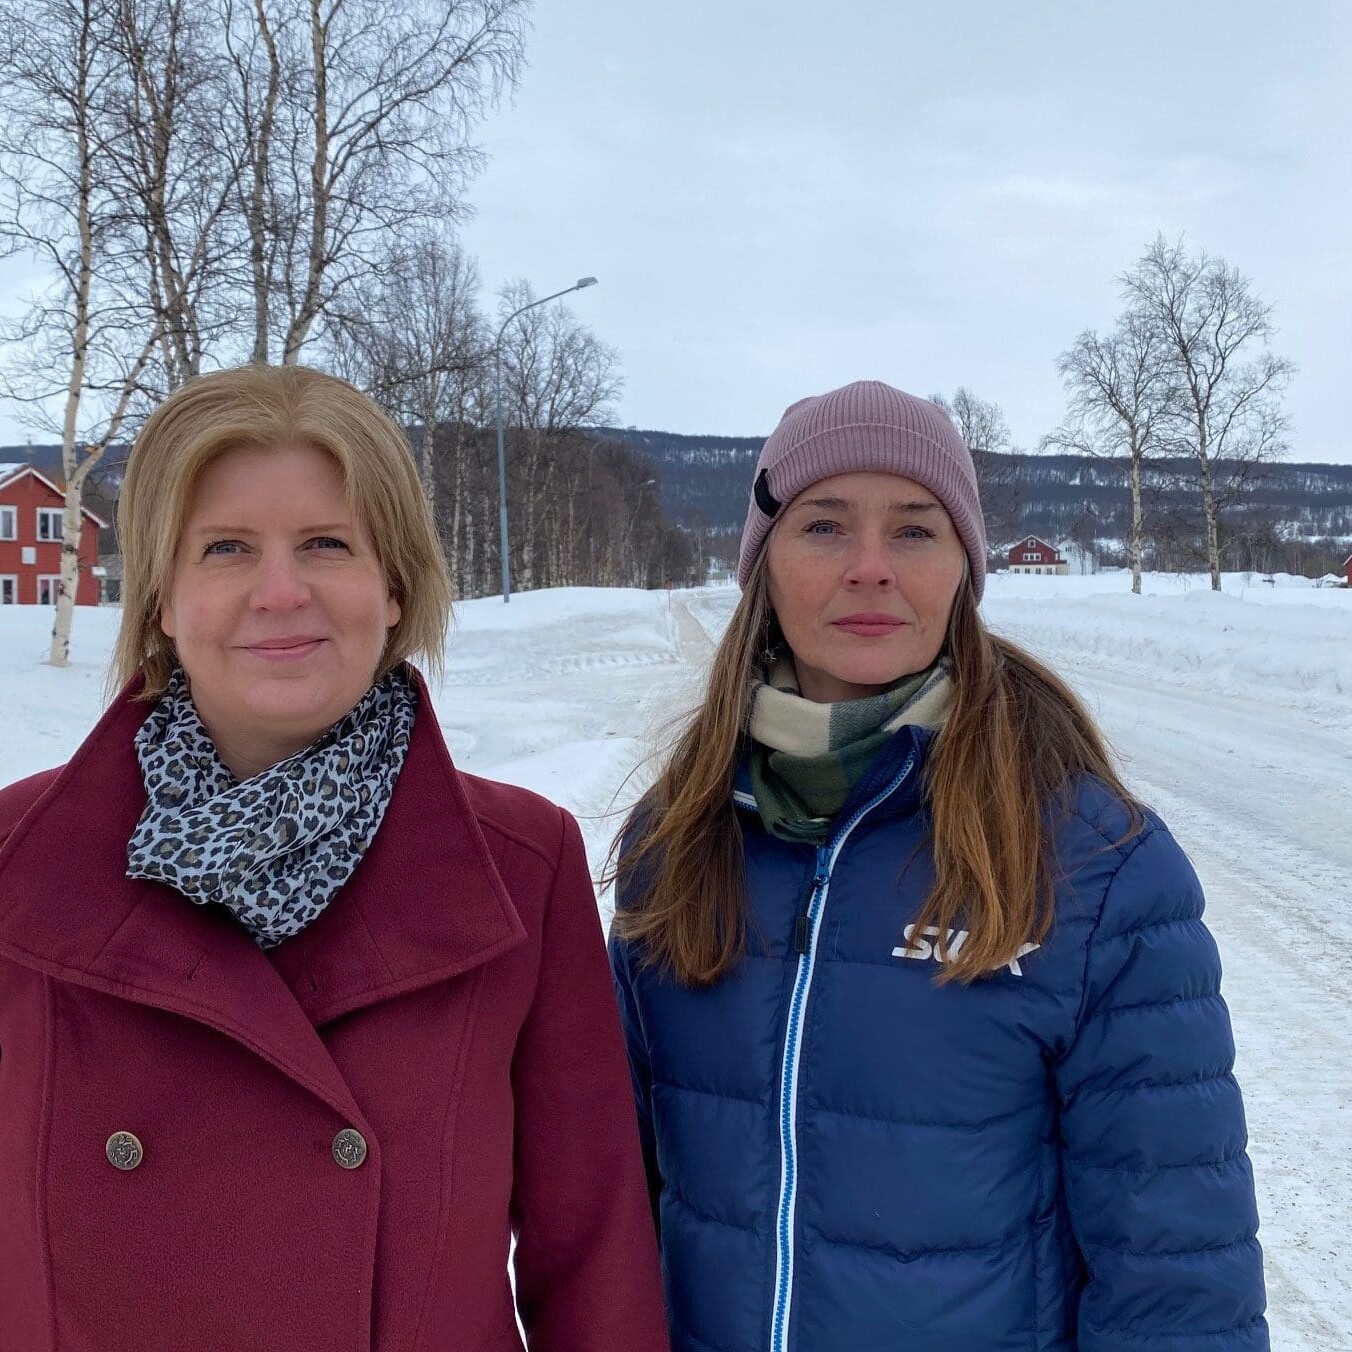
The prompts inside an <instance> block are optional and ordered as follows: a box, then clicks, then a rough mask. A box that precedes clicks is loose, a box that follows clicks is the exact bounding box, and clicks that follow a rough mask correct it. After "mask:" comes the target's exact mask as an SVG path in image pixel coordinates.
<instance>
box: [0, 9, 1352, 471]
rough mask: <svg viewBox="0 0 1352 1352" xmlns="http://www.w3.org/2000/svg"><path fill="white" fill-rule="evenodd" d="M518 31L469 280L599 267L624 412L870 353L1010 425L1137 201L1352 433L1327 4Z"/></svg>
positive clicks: (776, 398)
mask: <svg viewBox="0 0 1352 1352" xmlns="http://www.w3.org/2000/svg"><path fill="white" fill-rule="evenodd" d="M528 51H529V68H528V69H527V70H526V71H525V73H524V77H523V80H522V85H521V88H520V91H519V92H518V94H517V95H516V98H515V100H514V102H513V103H512V104H511V105H510V106H507V107H504V108H503V109H502V110H501V111H500V112H499V113H498V114H496V115H495V116H494V117H493V118H492V120H491V121H490V122H489V123H488V124H487V125H486V126H485V127H484V128H483V131H482V138H481V139H482V140H483V143H484V146H485V148H486V150H487V151H488V153H489V156H490V157H491V159H490V164H489V167H488V169H487V171H486V172H485V173H484V174H483V175H482V176H481V177H480V178H479V179H478V180H477V181H476V182H475V184H474V185H473V187H472V189H471V199H472V202H473V205H474V208H475V212H476V214H475V216H474V218H473V219H472V220H471V221H470V222H469V223H468V224H467V225H466V226H465V228H464V231H463V234H464V239H465V242H466V245H467V247H468V249H469V250H470V252H471V253H473V254H475V255H476V256H477V258H478V260H479V265H480V270H481V273H482V275H483V279H484V282H485V284H486V286H487V287H488V288H489V289H494V288H496V287H497V286H498V285H499V284H500V283H502V282H503V281H505V280H507V279H509V278H513V277H525V278H527V279H528V280H529V281H530V282H531V283H532V284H533V285H534V286H535V287H536V289H537V291H538V292H539V293H540V294H544V293H546V292H547V291H550V290H556V289H558V288H560V287H562V286H566V285H568V284H569V283H570V282H571V281H572V280H574V279H575V278H576V277H579V276H582V275H584V274H588V273H594V274H596V275H597V276H598V277H599V278H600V279H601V285H600V286H599V287H596V288H594V289H591V290H588V291H586V292H583V293H582V294H580V295H579V296H577V297H574V298H573V300H574V301H575V306H574V308H575V310H576V312H577V313H578V314H579V315H580V316H582V317H583V318H585V319H586V320H587V321H588V322H589V323H591V324H592V325H593V326H594V328H595V329H596V331H597V332H598V334H599V335H600V336H601V337H602V338H604V339H605V340H606V341H608V342H610V343H613V344H614V345H615V346H616V347H618V348H619V350H620V352H621V354H622V358H623V370H624V375H625V379H626V388H625V393H624V396H623V398H622V400H621V403H620V407H619V411H618V412H619V421H620V422H622V423H631V424H635V425H638V426H641V427H654V428H665V429H668V430H671V431H678V432H696V433H726V434H734V435H752V434H759V435H763V434H765V433H767V432H768V431H769V430H770V428H771V427H773V425H774V423H775V421H776V420H777V418H778V417H779V415H780V413H781V412H782V410H783V408H784V406H785V405H786V404H788V403H790V402H792V401H793V400H795V399H798V398H800V397H802V396H803V395H806V394H812V393H817V392H819V391H821V390H824V389H829V388H831V387H833V386H835V385H838V384H841V383H843V382H845V381H848V380H852V379H858V378H863V377H871V378H878V379H883V380H887V381H890V382H892V383H894V384H897V385H900V386H902V387H903V388H905V389H909V390H912V391H913V392H915V393H918V394H929V393H932V392H934V391H936V390H941V391H946V392H947V391H951V390H952V389H953V388H954V387H955V386H957V385H959V384H966V385H967V386H969V387H970V388H971V389H973V390H974V391H976V392H977V393H978V394H980V395H981V396H983V397H985V398H988V399H994V400H996V401H997V402H998V403H1000V404H1001V405H1002V406H1003V408H1004V409H1005V412H1006V414H1007V416H1008V419H1009V422H1010V425H1011V427H1012V429H1013V432H1014V435H1015V438H1016V439H1017V440H1018V441H1019V442H1020V443H1022V444H1024V445H1026V446H1031V445H1034V444H1035V443H1036V441H1037V439H1038V438H1039V437H1040V436H1041V435H1042V434H1043V433H1044V432H1046V431H1048V430H1049V429H1050V428H1051V427H1052V426H1053V425H1054V424H1055V423H1057V422H1058V421H1059V420H1060V418H1061V417H1062V414H1063V408H1064V401H1063V395H1062V390H1061V386H1060V381H1059V378H1058V377H1057V374H1056V371H1055V359H1056V356H1057V354H1058V353H1059V352H1060V351H1062V350H1063V349H1064V348H1065V347H1066V346H1067V345H1068V344H1069V343H1070V342H1071V341H1072V340H1073V339H1074V337H1075V335H1076V333H1077V332H1079V331H1080V330H1081V329H1082V328H1085V327H1107V326H1110V325H1111V324H1112V321H1113V318H1114V316H1115V314H1116V313H1117V310H1118V308H1119V301H1118V294H1117V291H1118V288H1117V283H1116V281H1115V278H1116V275H1117V274H1118V273H1120V272H1121V271H1122V270H1123V269H1124V268H1126V267H1128V266H1130V265H1131V264H1132V262H1133V261H1134V260H1135V258H1136V257H1137V256H1138V255H1139V254H1140V253H1141V251H1142V249H1143V248H1144V247H1145V245H1146V244H1147V243H1148V242H1149V241H1150V240H1151V238H1152V237H1153V236H1154V234H1155V233H1156V231H1159V230H1162V231H1164V233H1165V234H1166V235H1167V236H1169V237H1170V238H1171V239H1172V238H1174V237H1177V236H1179V235H1180V234H1181V235H1184V236H1185V237H1186V242H1187V243H1188V244H1189V245H1190V246H1192V247H1194V248H1198V249H1201V248H1204V249H1206V250H1207V251H1209V252H1211V253H1215V254H1220V255H1222V256H1223V257H1225V258H1226V259H1227V260H1228V261H1229V262H1231V263H1233V264H1235V265H1237V266H1238V267H1240V268H1241V269H1242V270H1243V271H1244V272H1245V273H1247V274H1248V275H1249V276H1250V278H1251V279H1252V281H1253V283H1254V285H1255V287H1256V289H1257V290H1258V292H1259V294H1260V295H1261V296H1262V297H1263V298H1264V299H1266V300H1268V301H1270V302H1272V303H1273V304H1274V305H1275V306H1276V320H1277V323H1278V326H1279V329H1280V333H1279V336H1278V340H1277V345H1278V347H1279V349H1280V350H1281V351H1282V352H1284V353H1285V354H1287V355H1288V356H1290V357H1291V358H1293V359H1294V361H1295V362H1296V363H1297V365H1298V366H1299V368H1300V370H1299V374H1298V376H1297V378H1296V380H1295V382H1294V383H1293V385H1292V387H1291V391H1290V394H1289V396H1288V408H1289V410H1290V412H1291V414H1292V417H1293V421H1294V435H1293V456H1294V457H1295V458H1298V459H1303V460H1338V461H1346V462H1352V433H1349V431H1348V429H1347V419H1346V418H1345V417H1344V410H1345V408H1346V406H1347V402H1348V395H1347V391H1348V386H1349V379H1348V377H1349V361H1350V359H1352V252H1350V247H1349V246H1350V245H1352V225H1350V223H1352V112H1350V111H1349V109H1352V99H1349V93H1348V90H1349V84H1350V83H1352V4H1348V3H1343V0H1325V2H1324V3H1314V2H1313V0H1290V2H1288V3H1287V4H1284V5H1282V6H1277V5H1274V4H1272V3H1271V2H1270V0H1267V2H1266V3H1261V4H1260V3H1257V0H1187V2H1186V3H1178V0H1167V2H1166V0H1114V2H1112V3H1109V0H1020V2H1019V3H1017V4H1014V3H1010V2H1009V0H953V3H950V4H947V5H933V4H929V5H918V4H908V3H905V0H856V3H849V2H848V0H839V2H838V3H836V4H833V5H828V4H823V3H818V4H815V5H808V4H804V3H801V0H776V2H775V3H748V2H747V0H682V2H681V3H680V4H675V5H648V4H636V3H635V2H634V0H567V3H562V0H538V3H537V8H536V12H535V29H534V33H533V35H532V37H531V39H530V42H529V49H528ZM14 275H15V274H14V272H13V271H12V269H11V270H10V271H9V272H5V273H0V284H4V283H5V279H6V278H9V279H11V280H9V282H8V289H9V291H10V294H11V295H12V294H13V288H14V281H13V280H12V279H13V278H14ZM0 414H2V411H0ZM14 432H15V425H14V423H13V422H12V421H10V420H5V419H4V418H3V416H0V439H8V438H9V437H11V436H13V435H14Z"/></svg>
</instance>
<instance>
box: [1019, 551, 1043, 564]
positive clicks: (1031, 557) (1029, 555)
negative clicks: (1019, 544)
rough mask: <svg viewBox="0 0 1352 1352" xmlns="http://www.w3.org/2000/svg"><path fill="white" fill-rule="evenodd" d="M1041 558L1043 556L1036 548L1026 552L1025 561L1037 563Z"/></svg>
mask: <svg viewBox="0 0 1352 1352" xmlns="http://www.w3.org/2000/svg"><path fill="white" fill-rule="evenodd" d="M1039 558H1041V555H1040V554H1038V552H1037V551H1036V550H1035V549H1030V550H1026V551H1025V552H1024V556H1023V561H1024V562H1025V563H1036V562H1037V561H1038V559H1039Z"/></svg>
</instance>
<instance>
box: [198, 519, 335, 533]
mask: <svg viewBox="0 0 1352 1352" xmlns="http://www.w3.org/2000/svg"><path fill="white" fill-rule="evenodd" d="M351 529H352V522H351V521H324V522H321V523H320V524H319V525H317V526H301V527H299V528H298V529H297V531H296V534H297V535H323V534H325V533H326V532H330V531H336V530H351ZM192 530H193V532H194V533H195V534H197V535H257V534H258V533H259V532H258V531H257V530H256V529H255V528H254V527H253V526H225V525H212V524H210V523H208V524H206V525H202V526H194V527H192Z"/></svg>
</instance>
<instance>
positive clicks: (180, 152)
mask: <svg viewBox="0 0 1352 1352" xmlns="http://www.w3.org/2000/svg"><path fill="white" fill-rule="evenodd" d="M217 37H218V34H217V32H216V30H215V28H214V25H213V19H212V16H211V14H210V12H209V11H208V10H205V9H203V8H202V7H201V5H200V4H198V3H194V0H116V3H115V6H114V46H115V56H116V64H115V66H114V70H113V80H112V85H111V92H112V95H113V96H112V97H110V98H109V99H108V100H107V108H106V111H105V115H104V119H103V125H102V133H103V141H104V144H105V146H106V149H107V154H106V160H107V175H108V182H107V188H108V191H109V192H111V193H112V194H114V195H115V196H116V198H117V200H118V201H119V202H120V203H121V204H122V208H123V211H124V213H125V215H126V217H127V219H128V222H129V224H130V226H131V227H132V228H133V230H134V232H135V234H136V237H137V239H138V240H139V243H140V247H141V251H142V255H143V256H142V259H141V275H142V285H143V287H144V289H145V293H146V298H147V304H148V306H149V309H150V311H151V314H152V316H153V318H154V321H155V323H156V326H157V328H158V331H159V351H158V366H159V370H160V376H161V386H162V388H161V390H160V391H159V392H160V393H165V392H167V391H168V390H171V389H174V388H176V387H177V386H179V385H181V384H182V383H183V382H184V381H186V380H187V379H189V378H190V377H191V376H194V375H196V374H198V372H199V371H201V369H202V362H203V359H204V358H205V357H206V356H207V355H208V353H214V354H219V349H220V348H221V347H222V345H223V344H222V340H223V339H227V340H229V339H231V337H232V330H233V329H234V327H235V313H234V309H235V307H234V305H233V304H232V301H233V299H234V297H233V296H232V294H231V292H232V289H233V285H234V283H235V281H236V280H237V273H238V267H237V264H236V263H235V261H234V260H233V259H232V258H231V254H232V252H233V250H234V249H235V247H236V246H237V244H238V242H239V241H238V237H237V236H234V237H232V233H231V230H230V227H231V225H232V224H233V223H232V222H231V221H230V219H229V216H228V209H229V208H230V206H231V205H232V203H233V201H234V198H235V195H236V179H237V176H238V173H239V167H238V163H237V161H236V159H235V157H234V156H232V155H231V154H230V153H228V152H226V153H222V152H223V149H224V148H225V147H228V146H229V145H230V144H231V143H232V142H233V139H234V137H233V134H232V133H233V131H234V129H233V128H232V127H230V126H229V125H228V123H227V122H226V121H225V120H224V118H223V113H222V97H223V91H224V87H225V85H224V80H223V76H224V73H225V69H226V67H225V65H224V63H223V61H222V60H221V57H220V55H219V52H218V50H217V48H218V45H219V44H218V42H217Z"/></svg>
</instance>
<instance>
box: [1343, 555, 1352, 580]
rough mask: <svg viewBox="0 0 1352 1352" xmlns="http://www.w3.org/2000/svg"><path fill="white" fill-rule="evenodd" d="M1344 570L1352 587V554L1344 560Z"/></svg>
mask: <svg viewBox="0 0 1352 1352" xmlns="http://www.w3.org/2000/svg"><path fill="white" fill-rule="evenodd" d="M1343 572H1345V573H1346V574H1347V585H1348V586H1349V587H1352V554H1349V555H1348V556H1347V557H1346V558H1345V559H1344V560H1343Z"/></svg>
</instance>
